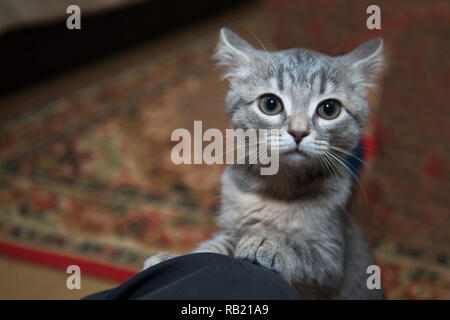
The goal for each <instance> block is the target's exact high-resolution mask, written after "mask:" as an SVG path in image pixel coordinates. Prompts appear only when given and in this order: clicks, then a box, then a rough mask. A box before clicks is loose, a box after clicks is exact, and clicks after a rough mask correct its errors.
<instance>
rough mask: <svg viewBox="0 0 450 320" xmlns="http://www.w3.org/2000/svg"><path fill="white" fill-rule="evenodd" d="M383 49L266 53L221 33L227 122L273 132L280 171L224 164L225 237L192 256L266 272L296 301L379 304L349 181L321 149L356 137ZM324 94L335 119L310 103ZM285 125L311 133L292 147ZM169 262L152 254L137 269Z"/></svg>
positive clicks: (374, 45) (350, 144) (348, 145)
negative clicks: (274, 100) (276, 101)
mask: <svg viewBox="0 0 450 320" xmlns="http://www.w3.org/2000/svg"><path fill="white" fill-rule="evenodd" d="M382 47H383V43H382V40H381V39H375V40H372V41H369V42H367V43H365V44H363V45H362V46H360V47H358V48H356V49H355V50H353V51H352V52H350V53H348V54H346V55H342V56H338V57H331V56H327V55H324V54H321V53H317V52H313V51H310V50H305V49H290V50H284V51H279V52H271V53H269V52H267V51H265V50H264V51H261V50H256V49H254V48H252V47H251V46H250V45H249V44H248V43H247V42H245V41H244V40H243V39H241V38H240V37H239V36H237V35H236V34H235V33H233V32H231V31H230V30H227V29H222V30H221V32H220V42H219V45H218V47H217V52H216V55H215V57H216V58H217V60H218V61H219V64H221V65H224V66H226V68H227V73H226V75H225V77H226V78H228V79H229V80H230V91H229V92H228V95H227V99H226V107H227V112H228V113H229V115H230V118H231V123H232V125H233V127H234V128H243V129H247V128H255V129H259V128H267V129H272V128H276V129H280V130H281V133H280V137H279V139H280V140H279V148H280V169H279V171H278V173H277V174H276V175H272V176H262V175H260V174H259V171H258V170H254V169H255V168H253V166H248V165H247V166H246V165H232V166H230V167H228V168H227V169H226V170H225V172H224V174H223V176H222V206H221V212H220V216H219V218H218V223H219V225H220V227H221V228H222V230H223V231H222V232H220V233H218V234H217V235H216V236H215V238H214V239H212V240H210V241H207V242H205V243H202V244H201V245H200V246H199V248H198V249H197V250H196V252H216V253H221V254H226V255H230V256H234V257H236V258H238V259H242V260H246V261H250V262H252V263H256V264H258V265H261V266H263V267H266V268H268V269H270V270H272V271H274V272H276V273H278V274H280V275H281V276H282V277H283V278H284V279H286V280H287V281H288V282H289V283H290V284H292V285H293V286H294V287H295V288H296V289H297V291H298V293H299V296H300V298H301V299H308V298H341V299H370V298H371V299H376V298H383V292H382V290H376V289H375V290H369V289H368V288H367V285H366V281H367V278H368V276H369V275H368V274H367V273H366V269H367V267H368V266H369V265H372V264H373V263H374V261H373V258H372V255H371V253H370V249H369V247H368V245H367V243H366V241H365V240H364V237H363V235H362V233H361V231H360V229H359V228H358V226H357V225H356V224H355V221H354V219H353V217H352V216H351V215H350V214H349V213H348V212H347V211H346V210H345V207H346V204H347V202H348V200H349V197H350V194H351V186H352V177H351V175H350V174H349V173H348V171H347V170H345V168H344V167H343V166H342V164H341V163H339V162H338V161H337V160H336V159H333V158H332V157H331V156H330V155H329V154H328V155H327V154H326V153H325V151H331V152H333V154H334V155H335V157H337V158H338V159H342V158H344V157H346V153H347V154H348V153H349V152H351V150H353V148H354V147H355V146H356V145H357V143H358V141H359V140H360V137H361V134H362V132H363V129H364V126H365V124H366V121H367V117H368V114H369V106H368V103H367V101H366V99H365V93H366V91H365V89H366V88H367V87H368V86H371V85H372V84H373V83H372V82H373V80H374V78H373V77H374V75H375V73H376V72H377V71H378V70H379V69H380V67H381V65H382V60H383V59H382ZM265 93H272V94H275V95H277V96H278V97H280V98H281V99H282V101H283V104H284V111H283V112H282V113H280V114H279V115H275V116H273V115H265V114H264V113H262V112H261V111H260V110H259V108H258V105H257V100H258V97H259V96H261V95H262V94H265ZM329 98H333V99H337V100H339V101H340V102H341V103H342V106H343V110H342V111H341V114H340V115H339V116H338V117H337V118H336V119H333V120H325V119H321V118H319V117H318V116H317V113H316V108H317V105H318V103H319V102H321V101H323V100H325V99H329ZM288 128H291V129H292V128H293V129H302V130H307V132H308V133H309V135H308V136H306V137H305V138H303V140H302V141H301V143H300V144H299V145H298V146H297V144H296V143H295V142H294V139H293V137H292V136H291V135H290V134H289V133H287V130H288ZM269 143H270V142H269ZM332 146H334V147H338V148H340V149H341V150H340V151H338V150H337V149H331V148H332ZM293 150H294V151H295V150H300V151H301V153H298V152H292V151H293ZM325 157H326V159H325ZM172 256H173V255H171V254H168V253H160V254H157V255H156V256H153V257H151V258H150V259H148V260H147V261H146V263H145V266H144V268H147V267H149V266H151V265H154V264H156V263H158V262H161V261H163V260H166V259H169V258H171V257H172Z"/></svg>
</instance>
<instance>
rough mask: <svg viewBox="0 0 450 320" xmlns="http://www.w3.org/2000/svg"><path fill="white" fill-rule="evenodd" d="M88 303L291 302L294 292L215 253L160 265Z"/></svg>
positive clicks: (257, 269)
mask: <svg viewBox="0 0 450 320" xmlns="http://www.w3.org/2000/svg"><path fill="white" fill-rule="evenodd" d="M84 299H88V300H116V299H145V300H274V299H282V300H294V299H299V297H298V295H297V293H296V291H295V290H294V289H293V288H292V287H291V286H290V285H289V284H288V283H287V282H286V281H285V280H284V279H282V278H281V277H280V276H278V275H276V274H275V273H273V272H271V271H269V270H267V269H265V268H262V267H259V266H256V265H253V264H250V263H247V262H243V261H239V260H236V259H234V258H231V257H228V256H224V255H220V254H215V253H194V254H188V255H184V256H179V257H176V258H173V259H170V260H167V261H164V262H162V263H159V264H157V265H155V266H153V267H151V268H148V269H147V270H144V271H142V272H141V273H139V274H138V275H136V276H134V277H133V278H131V279H129V280H128V281H126V282H124V283H123V284H122V285H120V286H119V287H117V288H113V289H110V290H106V291H102V292H98V293H95V294H92V295H90V296H87V297H85V298H84Z"/></svg>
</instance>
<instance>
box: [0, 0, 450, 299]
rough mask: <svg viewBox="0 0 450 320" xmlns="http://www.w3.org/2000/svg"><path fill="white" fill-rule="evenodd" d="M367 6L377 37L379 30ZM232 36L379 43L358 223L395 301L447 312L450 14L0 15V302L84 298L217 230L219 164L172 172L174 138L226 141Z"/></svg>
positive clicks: (246, 6) (287, 8)
mask: <svg viewBox="0 0 450 320" xmlns="http://www.w3.org/2000/svg"><path fill="white" fill-rule="evenodd" d="M71 4H77V5H78V6H79V7H80V8H81V29H80V30H68V29H67V27H66V19H67V17H68V16H69V14H67V13H66V9H67V7H68V6H69V5H71ZM372 4H377V5H378V6H379V7H380V8H381V30H368V29H367V28H366V19H367V18H368V16H369V15H368V14H366V8H367V7H368V6H369V5H372ZM222 26H226V27H228V28H230V29H232V30H234V31H235V32H237V33H239V34H240V35H241V36H242V37H244V38H246V39H247V40H248V41H249V42H250V43H252V44H254V45H255V47H259V46H260V44H259V41H258V40H257V39H256V37H257V38H258V39H259V40H260V41H261V42H262V43H263V44H264V45H265V47H266V48H267V49H268V50H278V49H285V48H290V47H307V48H311V49H313V50H318V51H322V52H324V53H327V54H331V55H337V54H340V53H344V52H347V51H349V50H351V49H353V48H354V47H355V46H357V45H358V44H360V43H362V42H363V41H366V40H369V39H371V38H374V37H377V36H381V37H383V39H384V41H385V46H386V55H387V58H388V67H387V70H386V72H385V74H384V76H383V78H382V81H381V87H380V88H379V90H377V91H376V92H375V91H374V92H371V93H370V96H369V99H370V103H371V107H372V113H371V117H370V121H369V125H368V128H367V132H366V133H365V136H364V142H365V148H364V158H365V160H366V162H368V166H366V167H365V168H363V171H362V173H361V180H362V183H363V186H364V189H363V188H360V187H358V188H356V189H355V194H354V197H353V198H352V200H351V203H350V204H349V208H350V210H351V211H352V213H353V214H354V215H355V217H356V218H357V220H358V221H359V222H360V224H361V226H362V228H363V229H364V231H365V233H366V235H367V238H368V240H369V241H370V244H371V245H372V247H373V249H374V252H375V256H376V260H377V264H378V265H380V267H381V270H382V280H383V284H384V287H385V290H386V292H387V297H388V298H390V299H450V219H449V218H450V211H449V204H450V200H449V197H448V192H449V190H450V179H449V136H450V123H449V116H450V109H449V101H450V99H449V98H450V96H449V87H450V62H449V61H450V60H449V59H448V56H449V46H450V44H449V41H448V39H450V6H449V3H448V1H447V0H442V1H440V0H435V1H425V0H421V1H419V0H412V1H411V0H395V1H375V2H374V1H365V0H361V1H356V0H355V1H350V0H330V1H325V0H278V1H275V0H261V1H239V0H235V1H225V0H217V1H207V0H204V1H181V0H166V1H162V0H151V1H144V0H95V1H94V0H90V1H88V0H83V1H80V0H79V1H66V0H0V70H1V73H0V74H1V77H0V78H1V79H0V81H1V85H0V299H15V298H16V299H17V298H18V299H77V298H81V297H83V296H86V295H88V294H90V293H93V292H96V291H99V290H103V289H107V288H111V287H113V286H116V285H117V284H119V283H120V282H123V281H125V280H126V279H128V278H130V277H131V276H132V275H134V274H135V273H137V272H139V270H140V268H141V265H142V263H143V261H144V260H145V259H146V258H147V257H148V256H150V255H151V254H153V253H155V252H157V251H161V250H166V251H171V252H177V253H188V252H189V251H190V250H192V249H193V248H195V247H196V245H197V244H198V243H199V242H201V241H204V240H206V239H208V238H209V237H210V236H211V234H212V233H213V232H214V231H215V230H216V227H215V224H214V215H215V212H216V211H217V206H218V202H219V197H218V195H219V194H218V187H219V178H220V174H221V172H222V171H223V169H224V166H221V165H211V166H208V165H182V166H176V165H174V164H173V163H172V161H171V159H170V152H171V148H172V146H173V143H172V142H171V141H170V135H171V133H172V131H173V130H174V129H176V128H187V129H189V130H191V129H192V128H193V121H194V120H202V121H203V128H204V130H205V129H206V128H220V129H225V128H228V127H229V123H228V120H227V117H226V115H225V112H224V108H223V102H224V96H225V94H226V91H227V83H226V82H221V81H220V69H218V68H217V67H216V66H215V65H214V62H213V61H212V59H211V55H212V54H213V52H214V47H215V45H216V43H217V38H218V31H219V29H220V27H222ZM255 35H256V37H255ZM72 264H75V265H78V266H80V268H81V272H82V278H81V289H80V290H68V289H67V288H66V279H67V277H68V276H69V275H68V274H66V268H67V266H69V265H72Z"/></svg>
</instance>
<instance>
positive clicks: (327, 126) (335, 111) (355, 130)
mask: <svg viewBox="0 0 450 320" xmlns="http://www.w3.org/2000/svg"><path fill="white" fill-rule="evenodd" d="M381 49H382V42H381V40H379V39H376V40H373V41H371V42H368V43H366V44H365V45H363V46H361V47H359V48H357V49H356V50H354V51H352V52H351V53H349V54H347V55H345V56H339V57H330V56H326V55H323V54H320V53H316V52H313V51H309V50H304V49H291V50H285V51H279V52H273V53H268V52H265V51H259V50H256V49H253V48H252V47H250V45H249V44H248V43H246V42H245V41H244V40H242V39H241V38H239V37H238V36H237V35H236V34H234V33H232V32H231V31H229V30H226V29H222V30H221V42H220V43H219V46H218V51H217V54H216V57H217V58H218V60H219V62H220V63H221V64H223V65H226V66H228V73H227V74H226V77H228V78H229V79H230V82H231V88H230V91H229V92H228V95H227V111H228V113H229V114H230V118H231V122H232V125H233V127H234V128H242V129H249V128H253V129H278V130H279V136H278V146H279V153H280V162H285V163H287V164H289V165H292V166H302V165H306V164H320V165H321V166H324V165H325V166H326V165H327V163H326V162H327V159H329V160H328V161H337V160H336V159H341V158H344V157H346V153H349V152H350V151H351V150H352V149H353V148H354V147H355V146H356V145H357V143H358V142H359V140H360V138H361V134H362V131H363V129H364V126H365V123H366V121H367V116H368V114H369V107H368V104H367V101H366V100H365V97H364V93H365V88H366V87H367V86H368V85H370V81H371V76H372V74H373V72H374V71H375V69H376V68H378V67H379V65H380V64H381V62H382V56H381ZM273 141H275V140H274V139H268V143H271V142H272V143H274V142H273ZM333 157H334V158H336V159H335V160H332V159H333ZM324 158H325V159H324Z"/></svg>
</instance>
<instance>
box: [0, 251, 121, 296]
mask: <svg viewBox="0 0 450 320" xmlns="http://www.w3.org/2000/svg"><path fill="white" fill-rule="evenodd" d="M69 276H70V275H69V274H66V273H65V270H61V269H56V268H52V267H47V266H43V265H39V264H32V263H28V262H25V261H21V260H13V259H10V258H8V257H6V256H2V255H0V299H1V300H4V299H40V300H41V299H44V300H45V299H52V300H54V299H63V300H68V299H80V298H82V297H85V296H87V295H89V294H91V293H94V292H98V291H101V290H106V289H109V288H112V287H115V286H117V285H118V284H119V283H117V282H113V281H108V280H105V279H101V278H97V277H92V276H88V275H83V274H81V289H79V290H77V289H74V290H69V289H67V287H66V280H67V278H68V277H69Z"/></svg>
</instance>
